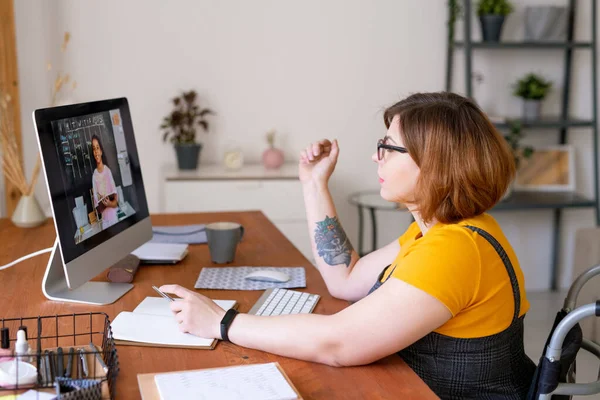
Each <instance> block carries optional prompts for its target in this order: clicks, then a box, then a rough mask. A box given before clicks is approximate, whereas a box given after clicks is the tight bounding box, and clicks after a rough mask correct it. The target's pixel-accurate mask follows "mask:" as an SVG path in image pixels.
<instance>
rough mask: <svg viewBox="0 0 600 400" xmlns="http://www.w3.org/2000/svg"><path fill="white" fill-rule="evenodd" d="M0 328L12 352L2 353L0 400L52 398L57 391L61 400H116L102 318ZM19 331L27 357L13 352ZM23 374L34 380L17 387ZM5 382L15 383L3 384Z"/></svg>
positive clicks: (114, 363) (52, 319)
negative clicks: (33, 395)
mask: <svg viewBox="0 0 600 400" xmlns="http://www.w3.org/2000/svg"><path fill="white" fill-rule="evenodd" d="M0 325H1V328H2V336H4V339H5V340H4V341H5V342H6V341H8V345H9V348H10V350H0V352H1V353H0V367H2V368H3V369H2V368H0V397H2V396H4V395H8V394H20V393H23V392H26V391H28V390H30V389H34V390H37V391H42V392H48V393H53V394H57V391H59V390H60V393H61V394H60V396H59V397H58V398H61V399H63V398H64V399H67V398H68V399H86V400H87V399H99V398H102V399H113V398H114V397H115V384H116V380H117V376H118V374H119V358H118V356H117V349H116V347H115V342H114V339H113V336H112V331H111V328H110V319H109V318H108V315H106V314H105V313H101V312H92V313H81V314H64V315H53V316H38V317H26V318H3V319H0ZM21 329H22V330H24V331H25V332H26V336H27V343H28V344H29V349H30V350H29V353H28V354H27V355H22V354H17V351H16V344H17V332H18V331H19V330H21ZM6 344H7V343H3V345H4V346H6ZM17 361H18V362H17ZM25 363H26V364H28V365H26V364H25ZM31 366H33V367H34V368H35V369H33V368H32V367H31ZM19 368H21V371H19ZM26 369H28V370H31V371H34V372H33V374H35V375H34V376H32V377H30V378H31V379H25V378H23V379H22V380H21V382H19V379H18V378H17V377H22V376H23V377H24V376H26V371H25V370H26ZM9 370H10V371H9ZM7 371H9V374H8V375H7V374H6V372H7ZM3 372H4V376H2V375H1V374H2V373H3ZM10 374H12V375H10ZM9 375H10V376H9ZM2 378H3V380H2ZM8 378H10V379H13V378H14V380H15V381H12V383H7V382H9V381H10V380H7V379H8ZM59 386H60V388H59Z"/></svg>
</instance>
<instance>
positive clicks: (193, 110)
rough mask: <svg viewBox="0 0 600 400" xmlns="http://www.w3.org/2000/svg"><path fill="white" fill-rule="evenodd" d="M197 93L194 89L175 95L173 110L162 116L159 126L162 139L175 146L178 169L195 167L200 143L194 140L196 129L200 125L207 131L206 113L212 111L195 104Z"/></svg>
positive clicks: (208, 113)
mask: <svg viewBox="0 0 600 400" xmlns="http://www.w3.org/2000/svg"><path fill="white" fill-rule="evenodd" d="M197 98H198V94H197V93H196V92H195V91H194V90H190V91H189V92H183V93H182V94H181V95H180V96H178V97H175V98H174V99H173V100H172V102H173V110H172V111H171V112H170V113H169V115H167V116H166V117H164V118H163V122H162V124H161V125H160V128H161V129H162V130H164V133H163V141H164V142H166V141H167V140H169V141H170V142H171V143H173V145H174V147H175V152H176V154H177V164H178V166H179V169H186V170H189V169H196V168H197V166H198V160H199V155H200V151H201V150H202V144H201V143H197V142H196V129H197V128H198V127H199V126H200V127H202V129H204V131H205V132H208V127H209V125H208V121H207V120H206V117H207V116H208V115H214V112H213V111H212V110H210V109H208V108H201V107H200V106H199V105H198V104H196V100H197Z"/></svg>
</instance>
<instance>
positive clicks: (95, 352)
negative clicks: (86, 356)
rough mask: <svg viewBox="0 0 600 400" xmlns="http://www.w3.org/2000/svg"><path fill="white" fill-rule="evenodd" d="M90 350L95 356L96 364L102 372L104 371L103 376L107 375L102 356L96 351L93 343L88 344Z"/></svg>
mask: <svg viewBox="0 0 600 400" xmlns="http://www.w3.org/2000/svg"><path fill="white" fill-rule="evenodd" d="M90 348H91V349H92V351H93V352H94V354H95V355H96V360H98V362H99V363H100V366H101V367H102V370H103V371H104V373H105V374H107V373H108V367H107V366H106V363H105V362H104V360H103V359H102V356H101V355H100V352H99V351H98V349H96V346H94V343H92V342H90Z"/></svg>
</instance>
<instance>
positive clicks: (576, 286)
mask: <svg viewBox="0 0 600 400" xmlns="http://www.w3.org/2000/svg"><path fill="white" fill-rule="evenodd" d="M596 275H600V264H598V265H596V266H595V267H592V268H590V269H588V270H587V271H584V272H583V273H582V274H581V275H579V276H578V277H577V279H575V281H574V282H573V284H572V285H571V287H570V288H569V293H568V294H567V298H566V299H565V304H564V307H563V309H564V310H565V311H566V312H570V311H571V310H573V309H574V308H575V305H576V304H577V297H578V296H579V292H581V289H582V288H583V285H585V284H586V283H587V281H589V280H590V279H592V278H593V277H594V276H596Z"/></svg>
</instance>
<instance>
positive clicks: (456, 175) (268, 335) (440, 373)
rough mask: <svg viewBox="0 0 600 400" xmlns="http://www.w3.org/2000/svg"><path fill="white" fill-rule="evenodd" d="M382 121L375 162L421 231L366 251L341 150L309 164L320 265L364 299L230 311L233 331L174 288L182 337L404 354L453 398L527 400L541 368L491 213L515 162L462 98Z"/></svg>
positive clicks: (310, 154) (338, 290)
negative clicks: (358, 237) (334, 188)
mask: <svg viewBox="0 0 600 400" xmlns="http://www.w3.org/2000/svg"><path fill="white" fill-rule="evenodd" d="M384 120H385V124H386V126H387V128H388V130H387V135H386V136H385V138H383V139H381V140H380V141H379V142H378V144H377V152H376V153H375V154H374V155H373V157H372V158H373V161H375V162H376V163H377V166H378V171H377V172H378V175H379V182H380V184H381V196H382V197H383V198H384V199H386V200H388V201H395V202H399V203H402V204H404V205H406V207H407V208H408V210H409V211H410V212H411V213H412V215H413V217H414V219H415V222H414V223H412V224H411V225H410V226H409V228H408V229H407V230H406V232H405V233H404V234H403V235H402V236H400V238H399V239H398V240H394V241H393V242H392V243H390V244H388V245H387V246H385V247H383V248H381V249H379V250H377V251H374V252H373V253H371V254H369V255H367V256H364V257H362V258H359V256H358V254H357V253H356V252H355V251H354V249H353V247H352V245H351V244H350V242H349V240H348V239H347V236H346V234H345V233H344V231H343V229H342V227H341V225H340V223H339V221H338V218H337V214H336V211H335V207H334V205H333V201H332V198H331V194H330V193H329V190H328V188H327V182H328V180H329V177H330V176H331V174H332V172H333V170H334V168H335V164H336V161H337V158H338V153H339V148H338V143H337V141H333V143H330V142H329V141H327V140H323V141H321V142H318V143H314V144H313V145H312V146H310V147H308V148H307V149H306V150H304V151H302V153H301V155H300V165H299V172H300V180H301V182H302V185H303V189H304V199H305V204H306V212H307V216H308V221H309V225H310V231H311V239H312V243H313V245H314V246H313V252H314V253H315V259H316V260H317V268H318V269H319V271H320V273H321V275H322V277H323V279H324V280H325V283H326V284H327V288H328V290H329V291H330V293H331V294H332V295H333V296H335V297H338V298H341V299H345V300H349V301H353V302H354V303H353V304H352V305H350V306H349V307H347V308H346V309H344V310H342V311H340V312H339V313H337V314H335V315H330V316H325V315H314V314H309V315H306V314H304V315H288V316H277V317H271V318H265V317H259V316H254V315H246V314H239V315H237V316H235V315H234V314H235V313H230V312H228V318H226V320H228V319H229V320H230V319H231V317H235V318H234V319H233V320H232V321H230V322H229V323H230V324H229V329H228V330H224V332H223V334H222V332H221V331H220V329H219V327H220V322H221V320H222V319H223V317H224V315H226V313H225V312H224V311H223V310H222V309H221V308H219V307H218V306H216V305H215V304H214V303H213V302H212V301H210V300H209V299H207V298H206V297H204V296H201V295H199V294H197V293H195V292H192V291H190V290H187V289H184V288H182V287H180V286H177V285H165V286H163V287H162V288H161V290H164V291H166V292H170V293H174V294H176V295H178V296H180V297H182V298H183V301H179V302H173V303H171V309H172V310H173V311H174V312H175V313H176V319H177V321H178V322H179V323H180V329H181V330H182V331H185V332H190V333H192V334H195V335H198V336H202V337H211V338H213V337H214V338H222V337H223V336H225V339H228V340H230V341H231V342H233V343H235V344H238V345H240V346H245V347H250V348H254V349H259V350H264V351H268V352H271V353H276V354H280V355H284V356H288V357H294V358H299V359H303V360H310V361H315V362H320V363H325V364H329V365H333V366H350V365H361V364H368V363H371V362H373V361H376V360H378V359H381V358H383V357H385V356H388V355H390V354H393V353H396V352H399V354H400V355H401V356H402V357H403V359H404V360H405V361H406V362H407V363H408V364H409V365H410V366H411V367H412V368H413V369H414V370H415V372H416V373H417V374H418V375H419V376H420V377H421V378H422V379H423V380H424V381H425V382H426V383H427V384H428V385H429V387H430V388H431V389H432V390H433V391H434V392H435V393H436V394H437V395H438V396H440V397H442V398H457V399H466V398H478V399H482V398H507V399H512V398H514V399H518V398H523V397H524V396H525V394H526V392H527V389H528V386H529V383H530V382H531V379H532V375H533V370H534V368H535V366H534V364H533V362H532V361H531V360H530V359H529V358H528V357H527V356H526V355H525V352H524V350H523V317H524V315H525V313H526V311H527V310H528V309H529V303H528V302H527V299H526V297H525V284H524V278H523V273H522V271H521V269H520V267H519V263H518V261H517V258H516V256H515V253H514V251H513V249H512V248H511V246H510V244H509V243H508V241H507V239H506V237H505V236H504V235H503V233H502V230H501V228H500V226H499V225H498V224H497V222H496V221H495V220H494V219H493V218H492V217H491V216H490V215H488V214H486V213H485V212H486V211H487V210H489V209H490V208H492V207H493V206H494V204H496V203H497V202H498V201H499V200H500V199H501V198H502V196H503V194H504V193H505V191H506V189H507V187H508V185H509V183H510V181H511V180H512V178H513V176H514V173H515V166H514V160H513V157H512V154H511V152H510V150H509V148H508V146H507V145H506V142H505V141H504V139H503V138H502V136H500V134H499V133H498V132H497V131H496V129H495V128H494V127H493V125H492V124H491V123H490V121H489V120H488V118H487V117H486V116H485V114H484V113H483V112H482V111H481V110H480V109H479V108H478V107H477V106H476V105H475V104H474V103H473V102H472V101H471V100H469V99H466V98H463V97H461V96H459V95H456V94H452V93H427V94H415V95H412V96H410V97H408V98H406V99H404V100H402V101H400V102H399V103H397V104H395V105H393V106H392V107H390V108H388V109H387V110H386V111H385V114H384ZM386 265H387V266H388V267H385V266H386ZM384 267H385V268H384ZM382 270H383V271H382ZM347 332H353V334H352V335H348V334H347Z"/></svg>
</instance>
